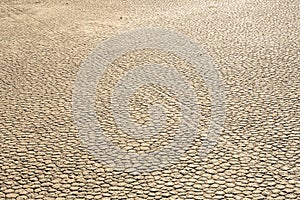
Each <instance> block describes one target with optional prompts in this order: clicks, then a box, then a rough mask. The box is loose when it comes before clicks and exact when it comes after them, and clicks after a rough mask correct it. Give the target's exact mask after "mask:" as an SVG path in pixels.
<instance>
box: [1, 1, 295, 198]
mask: <svg viewBox="0 0 300 200" xmlns="http://www.w3.org/2000/svg"><path fill="white" fill-rule="evenodd" d="M299 11H300V2H299V1H298V0H291V1H288V0H280V1H279V0H274V1H263V0H237V1H229V0H228V1H227V0H215V1H204V0H200V1H199V0H197V1H194V0H191V1H187V0H176V1H146V0H144V1H137V0H130V1H119V0H116V1H113V0H110V1H99V2H94V1H87V0H83V1H65V0H62V1H57V0H47V1H33V0H32V1H30V0H21V1H8V0H2V1H1V2H0V30H1V31H0V67H1V70H0V94H1V96H0V97H1V101H0V141H1V142H0V199H17V200H20V199H249V200H250V199H282V200H285V199H293V200H295V199H299V198H300V178H299V177H300V173H299V172H300V158H299V155H300V147H299V146H300V136H299V135H300V129H299V122H300V117H299V116H300V102H299V101H300V88H299V86H300V78H299V69H300V66H299V65H300V51H299V49H300V35H299V33H300V31H299V27H300V19H299V18H300V17H299V16H300V14H299ZM153 26H154V27H162V28H165V29H171V30H176V31H177V32H180V33H182V34H184V35H187V36H188V37H190V38H192V39H193V40H194V41H196V42H197V43H199V45H200V46H202V47H204V48H205V49H206V50H207V51H208V52H209V54H210V56H211V57H212V60H213V61H214V62H215V63H216V64H217V65H218V67H219V70H220V73H221V74H222V78H223V82H224V87H225V96H226V99H225V101H226V119H225V125H224V130H223V132H222V133H221V135H220V137H219V138H218V143H217V144H216V145H215V146H214V148H213V149H212V151H211V152H210V153H209V154H208V155H207V156H206V157H205V158H200V157H199V156H198V154H197V149H198V148H199V146H201V141H199V140H195V141H194V143H193V145H192V147H191V148H190V149H189V150H188V151H187V152H186V153H185V154H183V155H182V156H181V157H180V160H179V162H177V163H175V164H174V165H171V166H170V167H168V168H162V169H160V170H155V171H152V172H145V173H140V174H134V173H128V172H126V171H116V170H115V169H113V168H111V167H108V166H106V165H103V163H101V162H100V161H99V160H97V159H96V158H95V157H94V156H93V155H92V154H91V153H90V152H89V151H88V150H87V149H86V148H85V146H84V145H83V143H82V141H81V140H80V138H79V137H78V135H77V133H78V131H77V129H76V126H75V124H74V118H73V112H72V91H73V87H74V81H75V79H76V75H77V72H78V70H79V68H80V65H81V63H82V61H83V60H84V59H85V58H87V56H88V54H89V53H90V52H91V51H92V50H93V48H94V47H95V46H97V45H98V43H99V42H101V41H103V40H105V39H108V38H110V37H112V36H113V35H115V34H118V33H121V32H123V31H126V30H131V29H135V28H138V27H153ZM147 59H149V60H151V59H154V60H155V59H156V60H157V62H164V63H168V64H169V65H170V66H173V67H174V68H176V69H178V70H179V71H180V70H182V73H183V74H184V73H187V76H191V74H189V73H191V71H190V70H188V69H189V67H188V66H187V65H186V64H185V63H184V61H183V60H181V59H180V58H179V59H177V58H174V55H172V54H171V53H168V52H157V51H155V50H153V51H151V50H144V51H136V52H131V53H129V54H128V55H124V56H123V57H122V58H120V59H118V60H116V62H115V63H114V64H112V66H111V68H110V69H112V71H111V73H109V74H108V76H107V81H111V82H113V81H116V80H118V79H119V78H120V76H121V74H118V72H116V71H113V67H114V66H113V65H124V66H127V67H131V66H134V65H135V64H136V63H137V62H138V61H139V62H143V60H147ZM185 69H186V70H185ZM190 80H191V82H192V85H193V86H194V87H195V88H197V92H198V93H197V95H198V97H199V98H198V100H199V102H198V103H199V105H200V106H201V110H202V111H203V113H202V114H203V115H202V122H203V127H201V128H200V130H199V134H200V135H201V133H202V132H204V130H205V129H206V125H205V124H206V123H207V121H208V120H209V112H210V99H209V97H208V94H207V87H206V86H205V84H204V82H203V80H202V79H201V77H194V79H190ZM100 85H101V84H100ZM105 87H108V85H105V84H104V85H103V87H100V86H99V87H98V89H97V94H98V98H97V101H96V106H95V107H96V111H97V114H98V116H97V117H98V120H99V123H100V124H101V126H103V127H104V129H105V131H106V133H107V137H108V138H111V139H112V140H113V142H114V144H115V145H119V146H120V147H121V148H123V149H125V150H127V151H151V150H153V149H155V148H158V147H159V146H160V145H163V143H164V142H168V140H169V139H170V136H172V126H174V127H176V126H177V124H176V123H178V118H177V117H178V113H180V110H179V109H178V108H177V107H176V103H174V101H172V100H174V99H173V98H170V99H163V98H161V96H159V93H157V91H165V90H167V89H166V88H162V87H159V86H155V85H147V86H145V87H144V88H140V90H138V91H136V93H134V95H133V96H132V98H131V101H130V106H131V108H132V110H131V113H130V115H131V116H132V118H133V120H135V121H136V123H137V124H140V125H147V123H148V122H149V116H148V115H147V109H148V106H149V105H150V104H151V103H153V102H151V101H150V100H151V98H152V97H153V99H154V101H156V102H159V103H161V104H164V105H165V106H166V107H167V108H168V112H169V113H168V114H167V116H166V118H167V119H168V120H169V121H168V123H167V124H168V126H170V127H171V128H170V129H168V130H170V133H169V132H168V131H166V132H167V133H169V134H170V135H164V134H160V135H158V137H157V138H154V140H151V141H137V140H135V139H134V138H131V137H129V136H127V135H124V134H123V135H122V133H120V132H119V131H118V130H117V127H116V126H115V125H114V121H113V119H111V116H110V115H109V114H108V115H107V116H106V115H104V114H105V113H106V112H107V111H109V110H108V109H110V107H109V102H108V101H107V100H109V96H108V95H109V94H110V93H109V90H110V89H111V88H105ZM147 95H148V96H147ZM174 95H175V96H176V94H174ZM150 97H151V98H150ZM174 98H175V97H174ZM170 113H173V114H170ZM103 118H104V119H106V121H105V120H104V122H103Z"/></svg>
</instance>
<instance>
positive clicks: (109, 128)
mask: <svg viewBox="0 0 300 200" xmlns="http://www.w3.org/2000/svg"><path fill="white" fill-rule="evenodd" d="M146 63H151V64H152V63H156V64H165V65H168V66H171V67H174V68H175V69H176V70H178V71H179V72H180V73H182V74H183V75H184V76H185V77H186V78H187V79H188V80H189V82H190V83H191V85H192V86H193V87H194V91H195V92H196V94H197V98H198V102H197V104H198V105H199V106H200V110H199V111H200V118H199V123H200V126H198V127H197V128H198V132H199V138H201V137H204V136H205V134H204V133H205V132H206V129H207V124H208V122H209V119H210V117H209V116H210V107H211V106H210V98H209V95H208V90H207V88H206V86H205V83H204V81H203V79H202V78H201V77H199V76H196V74H197V72H195V71H194V70H195V69H193V67H192V66H190V65H189V64H188V63H186V62H185V61H183V60H182V59H179V58H178V57H176V56H175V55H174V54H171V53H169V52H163V51H160V50H149V49H148V50H139V51H133V52H131V53H127V54H126V55H123V56H122V57H121V58H118V59H117V60H116V61H115V62H114V63H113V64H112V65H111V66H110V67H109V68H108V69H107V72H106V73H105V74H104V76H103V77H102V78H101V81H100V83H99V85H98V90H97V97H98V98H97V100H96V111H97V113H98V115H97V117H98V120H99V123H100V125H101V127H102V128H103V130H104V131H105V134H106V135H107V136H108V137H111V138H112V139H111V140H112V142H113V143H114V144H115V145H118V146H120V147H121V148H125V149H126V150H130V151H136V149H139V150H141V149H145V150H146V149H147V150H152V151H153V150H155V149H157V148H160V147H162V146H163V145H164V143H166V142H168V140H169V142H170V140H172V136H174V134H175V132H174V130H176V129H178V126H179V121H180V120H186V119H182V118H181V117H180V112H181V111H180V108H179V106H180V103H179V102H178V100H177V99H176V94H172V93H170V91H168V89H167V88H163V87H162V86H159V85H145V86H143V87H141V88H139V89H138V90H137V91H136V92H135V93H134V95H132V97H131V98H130V108H131V109H130V110H129V111H130V114H131V116H133V118H134V119H135V120H136V121H137V124H138V125H139V123H141V122H143V121H144V120H145V119H147V117H148V116H147V114H146V115H145V112H147V111H148V109H145V108H148V107H149V105H150V104H153V103H156V104H160V105H162V106H165V110H166V112H165V115H164V116H165V117H166V119H165V120H166V124H165V126H164V127H163V130H161V131H160V133H159V134H156V135H154V136H153V137H150V138H143V139H136V138H134V137H131V136H130V135H128V134H126V133H124V132H123V131H122V130H121V129H120V127H118V126H117V125H116V124H115V121H114V116H113V115H112V113H111V110H110V108H111V105H110V101H111V96H112V93H113V90H114V88H115V85H116V84H117V82H118V81H119V78H120V77H121V76H123V75H124V74H125V73H126V72H127V71H129V70H130V69H132V68H135V67H137V66H141V65H143V64H146ZM161 78H167V77H161ZM138 108H140V109H141V110H139V111H138V112H135V110H136V109H138ZM142 112H144V115H143V113H142ZM148 120H149V119H148ZM151 121H152V120H151ZM148 122H149V121H148ZM153 123H154V124H155V123H158V122H157V121H155V122H153ZM191 126H195V125H194V124H191ZM133 131H134V130H133ZM158 131H159V130H158ZM154 132H156V130H154ZM201 134H202V136H201ZM125 145H126V146H125ZM198 145H199V144H198ZM142 146H143V147H142Z"/></svg>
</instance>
